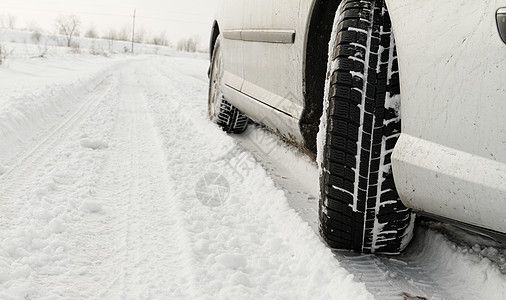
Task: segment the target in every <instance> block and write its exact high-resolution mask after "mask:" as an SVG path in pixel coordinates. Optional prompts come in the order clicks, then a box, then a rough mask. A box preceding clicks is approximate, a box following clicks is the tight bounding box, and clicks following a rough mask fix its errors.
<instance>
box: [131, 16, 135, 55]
mask: <svg viewBox="0 0 506 300" xmlns="http://www.w3.org/2000/svg"><path fill="white" fill-rule="evenodd" d="M134 40H135V9H134V26H132V54H134Z"/></svg>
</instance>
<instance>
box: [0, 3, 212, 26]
mask: <svg viewBox="0 0 506 300" xmlns="http://www.w3.org/2000/svg"><path fill="white" fill-rule="evenodd" d="M0 9H6V8H4V7H0ZM7 9H13V10H25V11H33V12H54V13H64V14H77V15H89V16H109V17H124V18H130V17H131V15H122V14H111V13H98V12H84V11H64V10H51V9H33V8H22V9H18V8H7ZM137 18H140V19H147V20H157V21H166V22H175V23H191V24H203V25H204V24H209V22H203V21H192V20H187V19H169V18H161V17H147V16H140V15H139V16H137Z"/></svg>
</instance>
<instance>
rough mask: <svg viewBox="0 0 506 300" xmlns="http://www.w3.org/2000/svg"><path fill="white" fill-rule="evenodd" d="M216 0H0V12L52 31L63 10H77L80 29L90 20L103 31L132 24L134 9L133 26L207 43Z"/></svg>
mask: <svg viewBox="0 0 506 300" xmlns="http://www.w3.org/2000/svg"><path fill="white" fill-rule="evenodd" d="M217 2H218V0H85V1H83V0H0V15H6V14H12V15H15V16H16V17H17V22H16V27H17V28H27V27H28V26H29V25H30V24H32V25H33V24H36V25H37V26H38V27H40V28H42V29H43V30H45V31H50V32H53V31H55V25H54V23H55V19H56V18H57V17H58V15H62V14H76V15H78V16H79V18H80V19H81V21H82V29H81V31H82V32H85V31H86V30H87V29H88V28H89V27H90V26H91V25H92V24H93V25H94V26H95V27H96V29H97V30H98V31H99V34H103V33H105V32H107V31H108V30H110V29H111V28H114V29H117V30H119V29H121V27H123V26H125V25H126V26H130V27H131V26H132V15H133V11H134V9H136V10H137V13H136V15H137V18H136V28H137V30H140V28H144V29H145V30H146V31H147V32H150V33H151V34H158V33H159V32H161V31H164V30H165V31H166V32H167V36H168V38H169V39H170V40H171V41H172V43H173V44H176V43H177V41H178V40H179V39H181V38H183V37H188V36H195V35H198V36H199V37H200V38H201V40H202V42H203V43H206V41H207V40H208V37H209V32H210V29H211V25H212V20H213V16H214V12H215V8H216V5H217Z"/></svg>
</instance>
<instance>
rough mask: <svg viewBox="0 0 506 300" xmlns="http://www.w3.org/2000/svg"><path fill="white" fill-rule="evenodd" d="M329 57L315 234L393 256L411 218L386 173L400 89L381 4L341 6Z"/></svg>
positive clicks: (351, 1) (374, 0)
mask: <svg viewBox="0 0 506 300" xmlns="http://www.w3.org/2000/svg"><path fill="white" fill-rule="evenodd" d="M329 52H330V53H329V64H328V70H327V77H328V78H327V83H326V93H325V105H324V114H323V116H322V120H321V128H320V135H319V137H318V139H319V149H318V152H319V158H318V161H319V166H320V185H321V198H320V211H319V217H320V232H321V234H322V236H323V238H324V239H325V241H326V242H327V243H328V244H329V245H330V246H331V247H332V248H338V249H351V250H355V251H357V252H364V253H389V254H396V253H399V252H400V251H402V250H403V249H404V248H405V247H406V246H407V244H408V242H409V240H410V239H411V237H412V232H413V225H414V214H413V213H412V212H411V211H410V210H409V209H407V208H406V207H404V205H403V204H402V202H401V201H400V199H399V196H398V194H397V192H396V189H395V183H394V180H393V174H392V169H391V154H392V150H393V148H394V146H395V143H396V142H397V139H398V137H399V135H400V130H401V126H400V116H399V106H400V98H399V93H400V91H399V75H398V67H397V57H396V56H397V54H396V49H395V44H394V40H393V34H392V30H391V24H390V19H389V16H388V11H387V9H386V6H385V4H384V1H383V0H370V1H357V0H347V1H346V0H345V1H343V2H342V3H341V4H340V6H339V8H338V11H337V15H336V20H335V23H334V29H333V32H332V39H331V44H330V51H329Z"/></svg>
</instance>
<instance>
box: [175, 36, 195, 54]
mask: <svg viewBox="0 0 506 300" xmlns="http://www.w3.org/2000/svg"><path fill="white" fill-rule="evenodd" d="M198 45H199V41H198V38H196V37H190V38H186V39H181V40H179V42H178V43H177V50H179V51H186V52H196V51H197V47H198Z"/></svg>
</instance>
